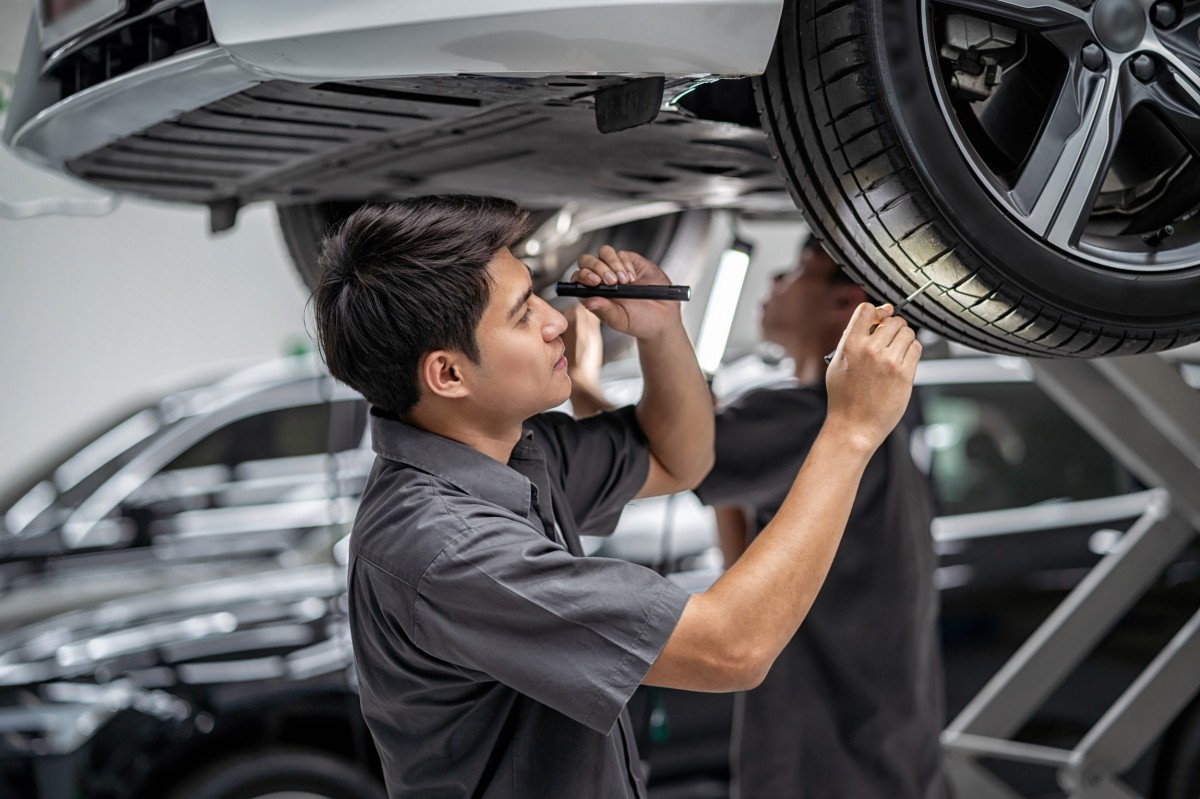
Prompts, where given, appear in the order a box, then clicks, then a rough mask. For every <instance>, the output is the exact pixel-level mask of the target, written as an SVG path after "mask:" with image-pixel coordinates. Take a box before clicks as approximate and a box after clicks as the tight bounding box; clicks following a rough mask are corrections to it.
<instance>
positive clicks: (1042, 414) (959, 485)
mask: <svg viewBox="0 0 1200 799" xmlns="http://www.w3.org/2000/svg"><path fill="white" fill-rule="evenodd" d="M921 399H922V403H923V409H924V414H925V421H926V424H925V426H924V428H923V429H922V430H921V431H919V434H920V435H921V436H922V438H923V443H924V445H925V448H926V449H927V451H928V452H929V456H930V466H931V473H932V477H933V481H934V485H935V487H936V490H937V494H938V499H939V500H940V503H941V512H942V513H945V514H956V513H973V512H978V511H988V510H999V509H1002V508H1016V507H1022V506H1026V505H1034V504H1037V503H1039V502H1053V501H1062V500H1082V499H1097V498H1100V497H1107V496H1113V495H1116V494H1123V493H1127V492H1129V491H1132V490H1135V489H1136V487H1137V486H1136V485H1135V483H1134V481H1133V478H1132V477H1131V476H1130V475H1129V474H1128V473H1127V472H1126V471H1125V470H1124V469H1123V468H1122V467H1121V466H1120V464H1119V463H1117V462H1116V461H1115V460H1114V459H1113V457H1112V456H1111V455H1109V454H1108V453H1107V452H1106V451H1105V450H1104V449H1103V448H1102V447H1101V446H1100V445H1099V444H1098V443H1096V441H1095V440H1094V439H1093V438H1092V437H1091V436H1090V435H1088V434H1087V432H1085V431H1084V430H1083V428H1081V427H1080V426H1079V425H1078V424H1076V423H1075V421H1074V420H1072V419H1071V418H1070V417H1069V416H1067V414H1066V413H1065V412H1064V411H1062V409H1060V408H1059V407H1058V406H1057V405H1055V404H1054V403H1053V402H1052V401H1051V400H1050V399H1048V398H1047V397H1046V396H1045V395H1044V394H1042V392H1041V391H1040V390H1039V389H1038V388H1037V387H1036V386H1034V385H1033V384H1029V383H976V384H965V385H949V386H925V387H923V388H922V389H921Z"/></svg>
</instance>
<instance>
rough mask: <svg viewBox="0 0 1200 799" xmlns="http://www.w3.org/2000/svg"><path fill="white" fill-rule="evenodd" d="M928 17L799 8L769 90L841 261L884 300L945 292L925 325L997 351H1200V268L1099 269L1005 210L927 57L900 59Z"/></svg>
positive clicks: (892, 8) (917, 309)
mask: <svg viewBox="0 0 1200 799" xmlns="http://www.w3.org/2000/svg"><path fill="white" fill-rule="evenodd" d="M923 6H924V3H919V2H913V3H896V2H889V0H786V2H785V4H784V10H783V16H782V19H781V24H780V29H779V34H778V37H777V40H776V43H775V46H774V50H773V53H772V55H771V58H770V62H769V64H768V66H767V68H766V71H765V72H764V74H763V75H762V76H761V77H759V78H758V79H756V81H755V91H756V97H757V101H758V107H759V113H760V117H761V119H762V123H763V127H764V130H765V131H766V132H767V135H768V139H769V141H770V143H771V146H772V149H773V153H774V157H775V159H776V163H777V166H778V167H779V168H780V170H781V172H782V174H783V175H784V176H785V180H786V182H787V184H788V186H789V189H790V191H791V193H792V195H793V198H794V199H795V201H796V203H797V205H798V207H799V208H800V209H801V211H803V212H804V214H805V216H806V218H807V220H808V222H809V224H810V226H811V227H812V228H813V230H814V232H815V233H816V235H817V236H818V238H820V239H821V240H822V241H823V242H824V244H825V246H826V247H827V248H828V250H829V251H830V253H831V255H833V257H834V258H835V259H836V260H838V261H839V262H840V263H842V264H844V265H845V266H846V268H847V269H848V270H849V271H850V272H851V273H852V274H853V275H854V276H855V277H856V278H857V279H858V280H859V281H860V282H861V283H862V284H863V285H864V286H865V287H866V288H867V289H868V291H869V292H871V293H872V294H873V295H874V296H876V297H877V298H878V299H880V300H887V301H893V302H894V301H896V300H898V299H900V298H902V297H903V296H905V295H906V294H908V293H910V292H911V291H913V290H914V289H915V288H916V287H918V286H920V285H922V284H924V283H925V282H927V281H929V280H933V281H934V284H935V285H934V288H932V289H931V290H929V291H928V292H927V293H926V294H925V295H924V296H922V297H920V298H919V299H918V301H917V302H916V303H914V306H913V307H912V310H911V318H912V320H913V321H914V322H915V323H917V324H919V325H921V326H924V327H929V328H932V329H933V330H935V331H937V332H939V333H942V334H943V335H945V336H947V337H949V338H951V339H954V340H957V341H961V342H963V343H965V344H968V345H971V346H974V347H977V348H980V349H984V350H988V351H993V352H1004V353H1012V354H1020V355H1035V356H1037V355H1040V356H1056V357H1065V356H1074V357H1095V356H1101V355H1110V354H1112V355H1119V354H1136V353H1142V352H1156V351H1160V350H1164V349H1168V348H1170V347H1174V346H1178V345H1182V344H1185V343H1189V342H1192V341H1196V340H1197V339H1200V267H1197V265H1196V264H1195V263H1191V264H1190V265H1187V264H1184V265H1183V266H1182V267H1181V268H1178V269H1173V270H1172V271H1165V272H1141V273H1138V272H1135V271H1132V270H1121V269H1112V268H1107V269H1106V268H1101V267H1100V266H1098V265H1097V264H1094V263H1089V262H1088V261H1087V260H1086V259H1084V258H1079V257H1076V256H1075V255H1072V254H1071V253H1068V252H1066V251H1064V250H1062V249H1058V248H1055V247H1053V246H1051V245H1050V244H1048V243H1047V242H1046V241H1045V240H1043V239H1040V238H1038V237H1037V236H1035V235H1034V234H1033V232H1032V231H1031V230H1029V229H1028V227H1023V226H1022V225H1020V224H1018V222H1017V221H1016V220H1015V219H1013V218H1012V217H1011V215H1009V214H1006V213H1005V210H1004V208H1002V207H1001V205H1000V204H999V203H998V202H995V201H994V199H993V195H992V194H989V192H988V191H987V190H986V189H985V188H984V187H983V185H981V182H980V181H979V180H977V179H976V177H975V173H973V172H972V171H971V167H970V165H969V164H968V163H967V159H966V158H965V157H962V156H961V154H960V150H959V149H958V148H957V145H955V144H954V141H955V139H954V138H953V136H952V131H951V125H950V124H949V123H948V122H947V117H946V116H945V115H944V114H943V113H942V112H941V111H940V110H939V108H940V106H938V104H937V95H936V91H935V88H934V87H933V85H932V84H933V80H936V78H933V79H931V77H930V70H928V68H927V62H926V61H925V58H926V56H925V54H924V51H923V50H921V48H920V47H913V46H909V47H908V48H907V50H906V49H905V47H903V46H900V47H897V46H896V42H897V41H900V42H903V41H909V42H912V41H919V40H920V36H921V27H920V26H921V25H922V24H923V23H922V22H921V14H922V13H924V12H923V11H922V7H923ZM914 37H915V38H914ZM918 50H921V51H920V52H917V51H918ZM948 142H949V144H947V143H948Z"/></svg>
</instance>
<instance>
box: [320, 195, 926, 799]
mask: <svg viewBox="0 0 1200 799" xmlns="http://www.w3.org/2000/svg"><path fill="white" fill-rule="evenodd" d="M527 226H528V217H527V215H526V214H525V213H524V212H522V211H521V210H520V209H519V208H518V207H517V206H516V205H515V204H513V203H511V202H508V201H504V200H499V199H494V198H481V197H465V196H447V197H419V198H415V199H411V200H406V201H403V202H399V203H395V204H392V205H387V206H366V207H364V208H362V209H360V210H358V211H356V212H355V213H354V214H352V215H351V216H350V217H349V218H348V219H347V220H346V221H345V222H344V223H343V224H342V225H340V226H339V227H338V228H337V229H336V230H335V231H334V232H333V233H332V234H331V235H330V236H328V237H327V239H326V240H325V242H324V244H323V252H322V259H323V271H322V275H321V279H320V281H319V284H318V287H317V289H316V290H315V291H314V293H313V307H314V312H315V318H316V327H317V337H318V343H319V345H320V348H321V352H322V355H323V357H324V359H325V362H326V363H327V364H328V366H329V369H330V372H331V373H332V374H333V375H334V376H335V377H336V378H338V379H339V380H342V381H343V382H345V383H347V384H348V385H350V386H352V387H353V388H355V389H357V390H358V391H360V392H361V393H362V394H363V395H364V396H365V397H366V399H367V400H368V402H369V403H370V404H371V405H372V416H371V434H372V443H373V446H374V448H375V451H376V453H377V456H378V457H377V458H376V461H375V464H374V466H373V467H372V470H371V473H370V475H369V477H368V480H367V485H366V488H365V490H364V494H363V497H362V502H361V506H360V508H359V512H358V516H357V518H356V519H355V522H354V528H353V533H352V536H351V547H350V551H351V558H350V564H349V573H348V579H349V616H350V628H351V636H352V641H353V646H354V655H355V663H356V673H357V677H358V682H359V689H360V693H361V703H362V710H363V713H364V716H365V719H366V722H367V725H368V727H369V729H370V730H371V733H372V736H373V737H374V740H375V742H376V744H377V746H378V750H379V754H380V758H381V761H382V766H383V771H384V779H385V782H386V784H387V789H388V793H389V794H390V795H391V796H414V797H434V796H436V797H513V796H522V797H535V799H542V798H543V797H572V799H576V798H577V797H597V798H598V799H611V798H612V797H634V796H638V797H643V796H645V787H644V785H643V781H642V777H641V774H640V766H639V760H638V756H637V752H636V750H635V745H634V739H633V734H632V731H631V729H630V725H629V720H628V715H627V714H626V713H625V712H624V707H625V704H626V702H627V701H628V699H629V697H630V695H631V694H632V693H633V691H634V689H635V688H636V687H637V686H638V685H639V684H641V683H646V684H651V685H658V686H666V687H672V688H682V689H689V690H696V691H732V690H738V689H744V688H748V687H750V686H753V685H756V684H757V683H759V682H760V681H761V680H762V678H763V675H764V674H765V673H766V672H767V669H768V668H769V667H770V664H771V662H772V661H773V660H774V659H775V657H776V656H777V655H778V653H779V651H780V650H781V649H782V648H783V646H784V644H786V642H787V641H788V639H790V638H791V637H792V635H793V634H794V633H795V630H796V628H797V627H798V626H799V624H800V622H801V620H802V619H803V618H804V615H805V613H806V612H807V610H808V607H809V606H810V605H811V603H812V601H813V598H814V597H815V595H816V593H817V590H818V589H819V587H820V584H821V581H822V579H823V578H824V575H825V572H826V570H827V569H828V566H829V563H830V561H831V560H832V558H833V554H834V551H835V549H836V547H837V543H838V540H839V538H840V536H841V532H842V529H843V528H844V526H845V523H846V518H847V516H848V515H849V512H850V507H851V504H852V503H853V500H854V493H855V490H856V489H857V486H858V482H859V479H860V477H861V475H862V472H863V470H864V468H865V467H866V465H867V462H868V460H869V458H870V456H871V454H872V453H873V452H874V451H875V449H876V448H877V447H878V446H879V445H880V444H881V443H882V442H883V440H884V438H885V437H886V436H887V434H888V433H889V432H890V431H891V429H892V428H893V427H894V426H895V425H896V424H897V422H898V421H899V419H900V416H901V414H902V413H903V411H904V408H905V406H906V405H907V403H908V398H909V394H910V391H911V387H912V377H913V373H914V371H915V369H916V363H917V360H918V358H919V356H920V349H921V348H920V345H919V344H918V343H917V342H916V340H915V337H914V336H913V333H912V331H911V329H909V328H908V326H907V325H906V324H905V323H904V322H903V321H902V320H900V319H899V318H896V317H893V316H891V315H890V314H891V309H890V308H888V307H885V308H883V309H876V308H874V307H872V306H870V305H868V304H863V305H862V306H860V307H859V308H858V309H857V311H856V312H855V314H854V315H853V317H852V318H851V320H850V323H849V326H848V328H847V330H846V333H845V335H844V337H843V339H842V342H841V343H840V344H839V348H838V355H837V357H835V358H834V360H833V364H832V365H831V367H830V372H829V377H828V380H827V384H828V391H829V412H828V414H827V418H826V421H825V424H824V426H823V429H822V432H821V434H820V435H819V436H818V437H817V440H816V441H815V442H814V444H813V446H812V454H811V456H810V458H809V460H808V462H807V463H806V464H805V465H804V468H803V469H801V470H800V472H799V474H798V476H797V478H796V482H795V489H794V491H793V497H792V498H791V500H790V501H789V502H785V503H784V504H783V506H782V507H781V508H780V511H779V513H778V514H777V516H776V518H775V520H774V521H773V522H772V523H771V524H770V525H768V526H767V527H766V528H765V529H764V530H763V531H762V532H761V533H760V535H759V536H758V538H757V540H756V541H755V542H754V543H752V544H751V545H750V546H749V547H748V548H747V549H746V552H745V553H744V554H743V555H742V557H741V558H740V559H739V561H738V563H737V564H736V565H735V566H734V567H733V568H732V569H731V570H729V571H728V572H727V573H726V574H725V575H723V576H722V577H721V579H720V580H718V581H717V582H716V583H715V584H714V585H713V586H712V588H710V589H709V590H708V591H707V592H705V593H703V594H698V595H695V596H689V595H688V594H687V593H686V592H685V591H683V590H682V589H680V588H679V587H677V586H676V585H674V584H673V583H671V582H669V581H668V580H666V579H664V578H663V577H661V576H659V575H658V574H656V573H654V572H653V571H652V570H650V569H646V568H643V567H641V566H637V565H635V564H631V563H627V562H622V561H619V560H614V559H607V558H588V557H583V556H582V553H581V551H580V548H579V536H580V535H581V534H592V535H594V534H604V533H608V532H611V530H612V528H613V526H614V524H615V521H616V519H617V517H618V515H619V514H620V511H621V508H622V506H623V505H624V504H625V503H626V502H627V501H628V500H630V499H632V498H634V497H635V496H639V497H647V496H655V495H660V494H668V493H673V492H678V491H681V490H686V489H689V488H692V487H694V486H696V485H698V484H699V482H700V481H701V479H702V478H703V477H704V475H705V474H706V473H707V472H708V469H709V468H710V466H711V464H712V446H713V415H712V406H711V403H710V400H709V394H708V390H707V386H706V385H705V382H704V379H703V376H702V374H701V372H700V369H699V367H698V366H697V364H696V359H695V355H694V352H693V350H692V347H691V344H690V342H689V340H688V337H687V334H686V332H685V331H684V328H683V325H682V322H681V316H680V308H679V305H678V304H677V303H665V302H650V301H645V300H639V301H633V300H626V301H610V300H605V299H588V300H585V305H586V306H587V307H588V308H589V309H590V310H592V311H594V312H595V313H596V314H597V315H599V316H600V317H601V318H602V319H603V320H604V321H605V322H606V323H607V324H609V325H611V326H612V327H613V328H615V329H617V330H619V331H622V332H625V333H627V334H629V335H630V336H632V337H634V338H635V339H636V340H637V345H638V354H639V358H640V362H641V367H642V370H643V373H644V375H645V390H644V394H643V397H642V399H641V401H640V402H638V404H637V406H636V407H629V408H623V409H620V410H617V411H614V412H610V413H603V414H599V415H597V416H595V417H593V418H591V419H588V420H585V421H582V422H577V421H575V420H573V419H571V418H570V417H568V416H566V415H563V414H555V413H544V411H546V410H547V409H548V408H552V407H555V406H557V405H558V404H560V403H562V402H563V401H565V399H566V398H567V397H568V395H569V394H570V388H571V384H570V378H569V377H568V375H567V370H566V359H565V358H564V357H563V353H564V349H565V347H564V345H563V342H562V339H561V336H562V333H563V330H564V327H565V320H564V319H563V317H562V315H561V314H559V313H558V312H556V311H554V310H553V309H551V308H550V306H549V305H548V304H547V303H546V302H545V301H543V300H542V299H541V298H540V297H538V296H537V294H535V293H534V292H533V286H532V283H531V280H530V273H529V271H528V269H527V268H526V267H525V266H524V264H522V263H521V261H519V260H518V259H517V258H516V257H514V256H513V254H512V252H511V249H510V248H511V247H512V246H513V245H514V244H515V243H516V242H517V241H519V240H520V239H521V237H522V236H523V234H524V233H525V232H526V229H527ZM575 279H577V280H579V281H582V282H584V283H590V284H592V285H595V284H597V283H598V282H599V281H605V282H606V283H609V284H614V283H616V282H634V283H648V284H663V283H667V282H668V281H667V280H666V278H665V275H664V274H663V272H662V271H661V270H660V269H659V268H658V267H657V266H656V265H654V264H653V263H650V262H649V261H647V260H646V259H644V258H642V257H640V256H638V255H636V254H633V253H626V252H622V253H617V252H616V251H614V250H613V249H612V248H611V247H607V246H606V247H603V248H601V250H600V252H599V257H592V256H584V257H582V258H581V259H580V269H579V271H578V272H577V273H576V274H575ZM876 322H879V327H878V329H877V330H876V331H875V333H874V334H870V333H869V332H868V331H869V330H870V328H871V326H872V325H873V324H874V323H876Z"/></svg>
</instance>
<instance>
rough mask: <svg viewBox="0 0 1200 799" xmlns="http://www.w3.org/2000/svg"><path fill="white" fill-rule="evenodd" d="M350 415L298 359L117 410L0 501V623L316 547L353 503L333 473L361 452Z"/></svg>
mask: <svg viewBox="0 0 1200 799" xmlns="http://www.w3.org/2000/svg"><path fill="white" fill-rule="evenodd" d="M365 427H366V413H365V409H364V408H363V407H362V402H361V400H360V399H359V398H358V396H357V395H356V394H354V393H353V392H351V391H350V390H348V389H346V388H345V387H344V386H340V385H338V384H337V383H336V382H335V381H333V380H332V379H330V378H329V376H328V375H327V374H326V373H325V372H324V371H323V370H322V369H319V368H318V367H317V365H316V361H315V359H313V358H311V357H309V358H303V357H302V358H292V359H285V360H281V361H276V362H271V363H267V364H262V365H259V366H256V367H253V368H250V369H244V370H242V371H239V372H236V373H233V374H229V375H225V376H224V377H223V379H221V380H219V381H217V382H214V383H211V384H208V385H204V386H201V387H197V388H191V389H188V390H184V391H179V392H176V393H173V394H170V395H169V396H166V397H164V398H161V399H160V400H158V401H155V402H152V403H147V404H145V405H144V406H142V407H140V408H138V409H136V410H134V411H133V412H129V413H122V414H120V418H119V419H118V420H116V421H110V422H106V423H105V425H103V426H102V427H101V429H100V431H99V432H98V433H92V434H89V435H86V436H84V437H83V439H84V440H83V442H82V443H76V444H72V445H70V446H68V447H66V448H65V449H64V450H63V451H60V452H59V453H56V454H55V455H54V456H52V457H50V458H49V459H48V460H47V462H46V463H45V464H44V465H42V466H40V467H38V468H35V469H33V470H32V473H31V475H30V476H29V477H27V478H26V479H23V480H20V481H18V483H17V484H16V485H15V486H14V487H13V488H12V489H10V490H8V491H7V492H5V495H4V497H3V499H2V500H0V631H3V630H6V629H10V628H12V627H14V626H17V625H20V624H24V623H28V622H30V621H34V620H36V619H38V618H43V617H45V616H48V615H51V614H53V613H56V612H61V611H65V610H70V609H74V608H77V607H83V606H87V605H89V604H93V603H97V602H101V601H104V600H106V599H110V598H115V597H119V596H125V595H132V594H138V593H141V592H144V591H149V590H153V589H155V588H161V587H167V586H174V585H180V584H183V583H189V582H195V581H198V580H202V579H210V578H214V577H219V576H222V575H226V574H235V573H256V572H259V571H261V570H263V569H264V568H271V567H272V566H275V567H278V566H280V565H284V564H289V563H290V564H296V563H299V562H303V561H304V559H305V558H306V557H311V555H308V554H306V553H309V552H311V551H312V550H318V551H319V550H322V549H327V548H328V545H329V541H330V540H331V539H330V537H329V536H330V530H331V529H334V527H331V526H337V525H340V524H341V523H343V522H344V521H345V519H346V518H349V517H347V516H346V514H347V513H350V514H352V513H353V507H352V506H351V504H349V502H348V500H346V499H344V498H343V497H344V495H345V494H346V493H347V491H348V488H347V486H345V485H338V484H336V482H335V478H334V475H335V474H336V475H337V476H338V477H339V478H340V479H342V480H354V479H358V480H360V481H361V480H364V479H365V476H366V471H365V470H366V468H368V467H369V465H370V461H369V460H366V461H364V460H363V452H362V450H361V449H360V448H361V446H362V442H363V436H364V430H365ZM356 453H357V455H356ZM356 457H357V461H356V460H355V458H356ZM355 464H356V465H355ZM336 529H340V527H336Z"/></svg>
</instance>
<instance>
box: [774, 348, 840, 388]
mask: <svg viewBox="0 0 1200 799" xmlns="http://www.w3.org/2000/svg"><path fill="white" fill-rule="evenodd" d="M834 346H836V342H835V343H834ZM783 349H784V351H785V352H786V353H787V354H788V357H789V358H791V359H792V362H793V364H794V366H795V370H794V371H795V375H796V382H797V383H800V384H801V385H808V384H810V383H819V382H820V381H822V380H824V379H825V369H826V368H827V367H826V364H825V356H826V355H827V354H828V353H829V352H830V351H831V350H832V349H833V347H830V348H829V349H828V350H826V349H823V348H822V347H821V346H820V345H814V344H805V343H803V342H791V343H788V344H784V345H783Z"/></svg>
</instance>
